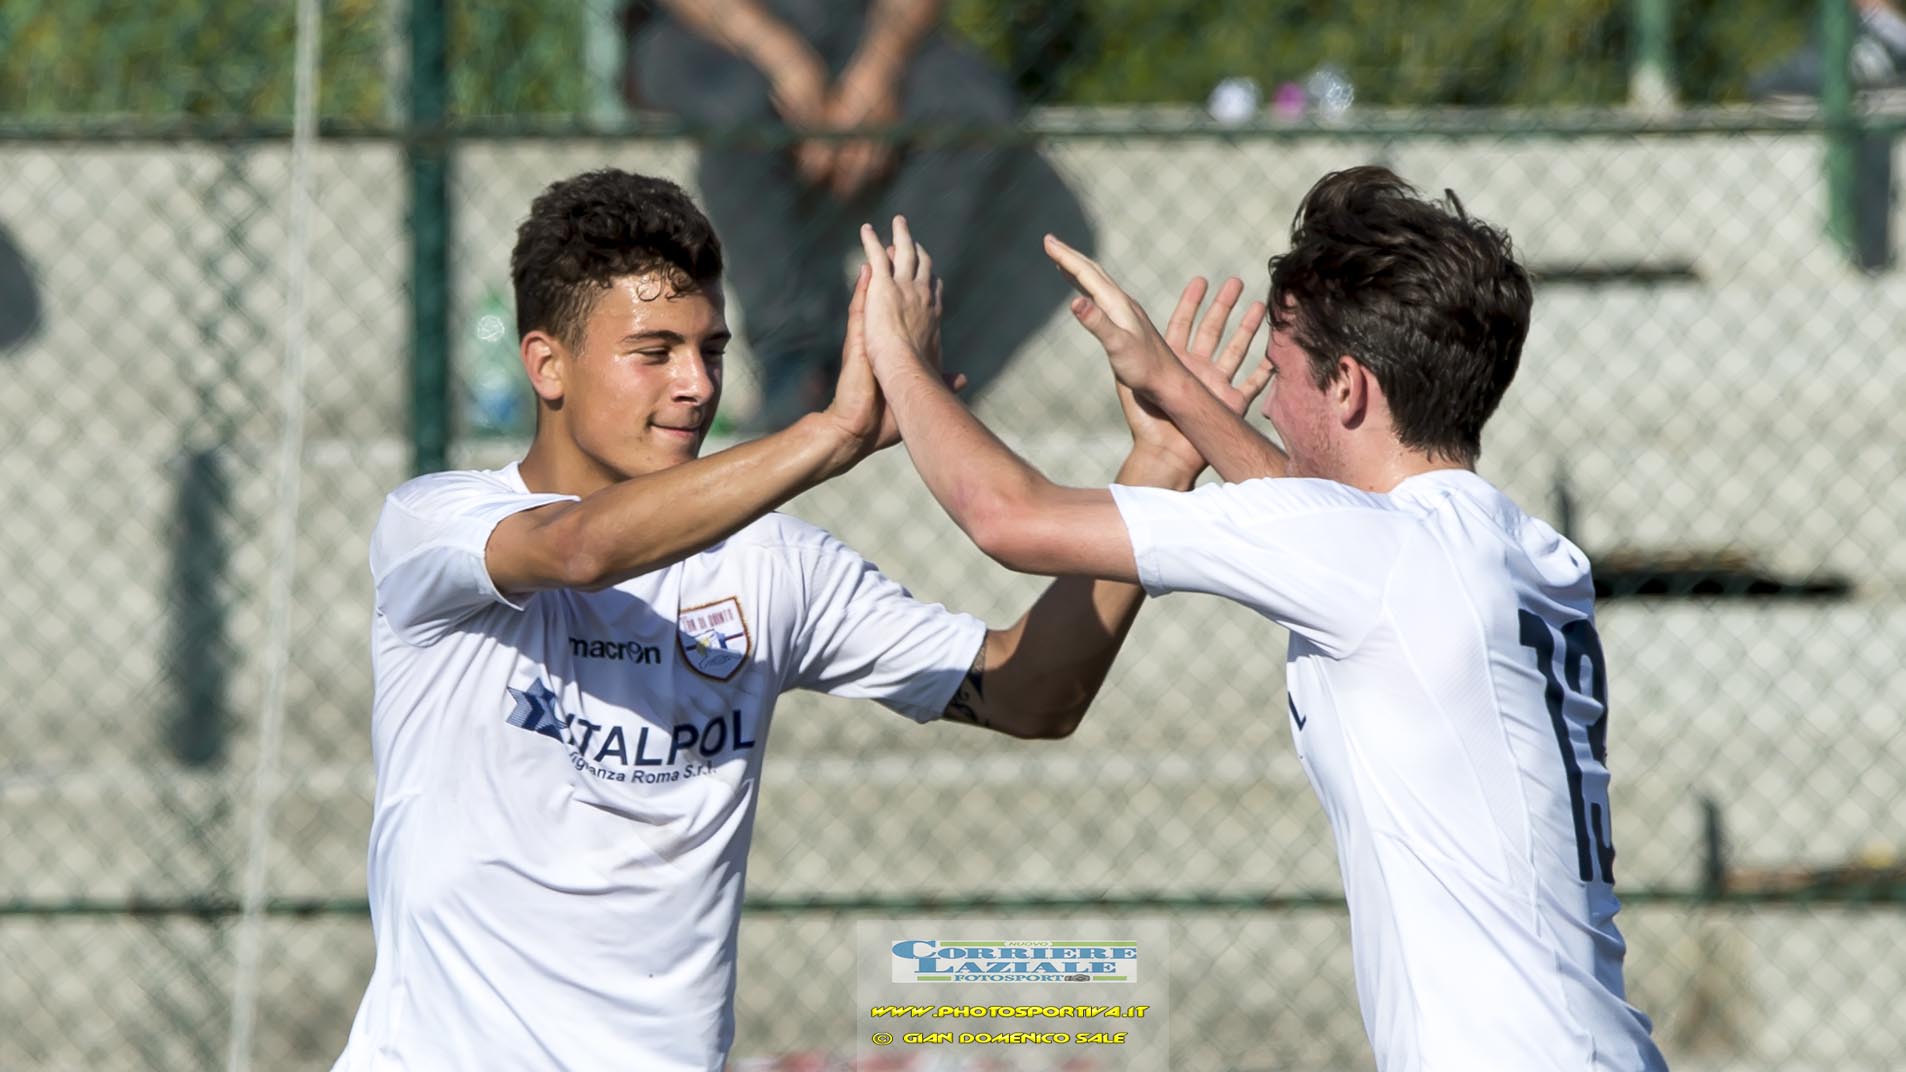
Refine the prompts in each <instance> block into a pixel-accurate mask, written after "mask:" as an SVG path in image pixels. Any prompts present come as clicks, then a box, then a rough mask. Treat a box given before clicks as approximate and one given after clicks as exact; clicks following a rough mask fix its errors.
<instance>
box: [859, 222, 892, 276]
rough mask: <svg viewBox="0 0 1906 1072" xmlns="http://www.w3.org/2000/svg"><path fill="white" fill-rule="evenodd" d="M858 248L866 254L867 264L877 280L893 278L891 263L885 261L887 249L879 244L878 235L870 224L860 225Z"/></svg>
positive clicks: (887, 260)
mask: <svg viewBox="0 0 1906 1072" xmlns="http://www.w3.org/2000/svg"><path fill="white" fill-rule="evenodd" d="M860 248H861V249H862V250H863V251H865V252H866V254H867V263H868V265H869V266H871V267H872V268H873V274H874V277H875V278H877V279H892V278H893V262H892V261H891V260H889V259H887V247H886V246H884V245H882V244H881V242H880V235H879V234H878V233H877V232H876V231H875V230H874V225H873V224H871V223H863V224H861V225H860Z"/></svg>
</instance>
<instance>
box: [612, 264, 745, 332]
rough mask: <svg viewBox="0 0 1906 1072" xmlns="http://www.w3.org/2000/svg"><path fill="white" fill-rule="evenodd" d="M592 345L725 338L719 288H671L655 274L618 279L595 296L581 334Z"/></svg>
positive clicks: (706, 285) (723, 306) (713, 285)
mask: <svg viewBox="0 0 1906 1072" xmlns="http://www.w3.org/2000/svg"><path fill="white" fill-rule="evenodd" d="M585 334H586V336H587V337H588V338H589V339H590V340H592V341H600V342H607V343H614V342H615V341H616V340H618V339H622V338H627V337H630V336H645V335H676V336H680V337H681V338H683V339H686V340H688V341H690V342H700V341H704V340H707V339H710V338H716V337H725V336H727V334H728V319H727V309H726V301H725V299H724V297H723V295H722V290H721V284H720V283H719V282H718V281H710V282H708V283H704V284H702V285H701V286H698V287H694V288H692V289H684V288H679V287H677V286H675V285H674V284H673V283H672V282H670V280H668V279H667V278H666V277H664V276H663V275H661V274H660V273H647V274H644V275H628V276H619V277H617V278H616V279H613V280H611V281H610V283H609V286H608V287H607V288H605V289H604V290H603V292H602V293H601V294H600V295H598V296H597V298H596V301H595V303H594V305H593V306H591V308H590V310H589V319H588V322H587V324H586V328H585Z"/></svg>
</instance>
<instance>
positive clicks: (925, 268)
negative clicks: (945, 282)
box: [913, 242, 933, 286]
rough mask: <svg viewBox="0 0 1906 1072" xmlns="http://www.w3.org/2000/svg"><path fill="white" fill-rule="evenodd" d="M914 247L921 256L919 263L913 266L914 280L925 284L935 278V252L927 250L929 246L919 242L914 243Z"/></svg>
mask: <svg viewBox="0 0 1906 1072" xmlns="http://www.w3.org/2000/svg"><path fill="white" fill-rule="evenodd" d="M913 248H914V252H915V253H917V254H918V255H919V257H920V260H919V261H918V263H916V264H915V265H914V266H913V279H914V282H916V283H919V284H921V285H922V286H925V285H926V284H928V283H929V282H931V281H932V279H933V254H931V253H929V252H927V247H925V246H923V245H921V244H919V243H918V242H915V243H914V244H913Z"/></svg>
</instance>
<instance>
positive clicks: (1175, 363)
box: [1046, 235, 1273, 415]
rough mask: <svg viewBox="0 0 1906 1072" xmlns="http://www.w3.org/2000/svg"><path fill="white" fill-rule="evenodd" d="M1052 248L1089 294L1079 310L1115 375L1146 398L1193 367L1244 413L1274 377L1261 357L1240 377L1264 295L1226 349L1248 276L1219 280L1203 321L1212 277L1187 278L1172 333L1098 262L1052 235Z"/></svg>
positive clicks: (1075, 309)
mask: <svg viewBox="0 0 1906 1072" xmlns="http://www.w3.org/2000/svg"><path fill="white" fill-rule="evenodd" d="M1046 255H1047V256H1049V257H1051V258H1052V260H1053V263H1055V264H1057V265H1058V266H1059V270H1060V271H1062V272H1064V273H1065V274H1066V276H1067V277H1068V278H1070V279H1071V280H1072V285H1073V286H1074V287H1076V288H1078V290H1079V293H1080V295H1081V297H1078V298H1074V299H1073V300H1072V315H1073V316H1074V317H1076V318H1077V319H1078V321H1079V323H1080V324H1082V325H1084V326H1085V329H1086V330H1087V331H1090V332H1091V333H1092V335H1093V337H1094V338H1096V339H1098V340H1099V345H1100V346H1101V347H1103V348H1104V350H1105V356H1106V358H1107V360H1108V361H1110V363H1111V366H1112V375H1114V376H1116V377H1117V378H1118V381H1119V383H1121V384H1123V385H1124V386H1126V387H1128V388H1130V389H1131V390H1132V392H1133V393H1134V394H1136V395H1137V396H1138V398H1139V400H1140V401H1142V402H1149V401H1151V400H1152V399H1153V398H1154V397H1155V394H1156V392H1157V391H1158V390H1159V389H1160V387H1161V386H1162V385H1163V384H1164V383H1165V382H1166V380H1167V379H1168V378H1170V377H1173V376H1178V375H1182V374H1184V373H1189V374H1190V375H1191V376H1192V377H1194V378H1195V379H1196V380H1197V381H1198V382H1199V383H1201V384H1203V385H1204V387H1205V389H1206V390H1208V391H1210V392H1211V393H1212V394H1213V395H1215V396H1216V397H1217V398H1218V400H1219V401H1221V402H1223V403H1224V404H1225V407H1226V408H1227V409H1229V410H1230V411H1231V412H1233V413H1236V414H1239V415H1242V414H1243V413H1244V411H1245V410H1246V409H1248V408H1249V407H1250V405H1251V400H1252V399H1255V398H1256V397H1257V396H1258V395H1259V394H1261V393H1262V392H1263V390H1264V387H1265V385H1266V384H1268V383H1269V382H1270V380H1271V373H1272V371H1273V368H1272V366H1271V363H1270V362H1269V361H1268V360H1265V361H1263V362H1261V363H1260V364H1259V365H1258V366H1257V367H1256V368H1255V369H1253V370H1252V371H1251V372H1250V374H1249V375H1247V376H1246V377H1245V378H1244V380H1243V382H1242V383H1237V382H1234V381H1236V379H1237V373H1238V370H1239V369H1240V368H1242V367H1243V365H1244V358H1245V355H1246V354H1247V353H1248V351H1249V350H1250V347H1251V340H1252V339H1253V338H1255V337H1256V335H1257V332H1258V329H1259V328H1261V327H1262V326H1263V324H1264V315H1265V308H1264V303H1263V302H1258V301H1254V302H1252V303H1251V304H1250V305H1249V306H1247V307H1246V308H1245V310H1244V318H1243V319H1242V320H1240V321H1238V327H1237V330H1236V331H1235V332H1233V333H1232V334H1231V338H1230V340H1229V341H1228V342H1226V343H1225V345H1224V348H1223V349H1218V340H1219V338H1220V337H1222V336H1223V334H1224V327H1225V324H1226V322H1227V321H1229V320H1230V318H1231V310H1232V309H1233V308H1234V307H1235V306H1236V305H1237V300H1238V298H1239V297H1240V296H1241V295H1242V294H1243V293H1244V283H1243V281H1242V280H1239V279H1237V278H1235V277H1234V278H1231V279H1228V280H1226V281H1225V282H1224V285H1223V286H1221V287H1219V288H1218V297H1217V300H1216V301H1214V302H1213V303H1212V305H1211V308H1210V310H1209V311H1208V312H1207V313H1206V314H1205V316H1204V319H1203V321H1202V322H1201V323H1198V326H1197V332H1196V335H1195V337H1194V336H1193V332H1192V325H1193V322H1194V321H1197V320H1198V306H1199V305H1200V304H1202V303H1203V301H1204V296H1205V291H1206V289H1207V284H1206V282H1205V281H1204V279H1203V278H1202V277H1199V278H1195V279H1193V280H1192V281H1191V282H1190V283H1188V284H1186V286H1185V290H1184V293H1183V294H1182V295H1180V296H1179V298H1178V307H1177V308H1176V309H1174V310H1173V311H1172V314H1171V319H1170V320H1168V321H1166V322H1165V334H1163V335H1160V334H1159V333H1158V329H1157V328H1156V327H1153V326H1152V322H1151V318H1149V317H1147V316H1146V315H1145V310H1144V309H1143V308H1141V307H1140V306H1139V304H1138V303H1137V302H1135V301H1133V300H1132V298H1131V296H1130V295H1128V294H1126V293H1125V291H1124V290H1123V289H1121V288H1120V287H1119V285H1118V283H1117V282H1116V281H1114V280H1113V279H1112V277H1111V276H1109V275H1107V274H1106V273H1105V269H1103V268H1100V267H1099V265H1098V262H1096V261H1094V260H1093V259H1092V258H1090V257H1088V256H1086V255H1085V254H1083V253H1080V252H1079V251H1078V250H1076V249H1073V248H1072V247H1071V246H1068V245H1066V244H1065V243H1064V242H1061V241H1059V239H1057V238H1055V237H1053V236H1051V235H1047V236H1046Z"/></svg>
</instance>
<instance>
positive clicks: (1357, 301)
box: [1270, 167, 1534, 465]
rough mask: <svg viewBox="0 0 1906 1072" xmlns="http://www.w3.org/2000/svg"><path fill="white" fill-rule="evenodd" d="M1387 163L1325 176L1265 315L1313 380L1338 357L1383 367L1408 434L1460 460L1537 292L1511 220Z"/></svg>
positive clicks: (1325, 377) (1511, 367) (1279, 264)
mask: <svg viewBox="0 0 1906 1072" xmlns="http://www.w3.org/2000/svg"><path fill="white" fill-rule="evenodd" d="M1446 193H1447V203H1439V202H1435V201H1430V200H1427V199H1425V198H1423V197H1421V196H1420V195H1418V194H1417V192H1416V190H1415V189H1413V188H1412V187H1411V186H1410V185H1409V184H1408V183H1406V182H1404V181H1403V180H1402V179H1400V178H1398V177H1397V176H1396V175H1395V174H1394V173H1393V172H1391V171H1389V170H1388V169H1387V168H1381V167H1357V168H1351V169H1349V170H1346V171H1337V172H1333V173H1331V174H1329V175H1326V176H1324V177H1323V178H1322V179H1320V180H1318V182H1317V185H1315V186H1313V187H1311V189H1310V193H1308V194H1306V195H1305V196H1304V202H1303V204H1302V205H1301V206H1299V207H1298V209H1297V215H1296V218H1295V219H1293V220H1292V222H1291V248H1290V251H1289V252H1287V253H1284V254H1282V255H1281V256H1276V257H1272V258H1271V302H1270V305H1271V317H1272V323H1273V324H1275V325H1276V326H1277V327H1279V328H1288V329H1290V330H1291V332H1292V335H1293V337H1294V338H1295V340H1296V342H1297V344H1298V345H1299V346H1301V347H1303V348H1304V351H1305V352H1306V353H1307V354H1308V355H1309V356H1310V362H1311V371H1312V373H1313V374H1314V375H1315V377H1316V380H1317V384H1318V386H1320V387H1321V386H1323V385H1325V384H1327V383H1329V382H1330V380H1331V378H1332V377H1333V376H1335V375H1336V369H1337V361H1338V359H1339V358H1340V357H1346V356H1347V357H1351V358H1354V359H1356V360H1357V361H1358V362H1359V363H1360V364H1362V365H1363V366H1364V367H1365V368H1367V369H1369V370H1370V372H1371V374H1372V375H1373V376H1375V377H1376V381H1377V384H1378V385H1379V386H1381V387H1382V388H1383V394H1384V397H1385V398H1386V399H1387V400H1388V402H1389V405H1390V413H1391V415H1392V417H1393V418H1394V419H1395V422H1396V432H1397V436H1398V438H1399V439H1401V440H1402V442H1403V445H1404V446H1407V447H1411V448H1414V449H1417V450H1422V451H1425V452H1427V453H1429V454H1430V455H1431V456H1432V457H1439V458H1446V459H1449V460H1453V461H1456V462H1459V463H1461V464H1464V465H1473V464H1475V461H1476V458H1477V456H1478V455H1480V454H1481V453H1482V427H1483V424H1484V423H1485V422H1487V421H1488V420H1489V417H1490V415H1491V414H1493V413H1494V412H1495V411H1496V405H1497V403H1499V402H1501V401H1502V396H1503V393H1504V392H1506V391H1507V390H1508V389H1509V382H1510V381H1511V380H1513V379H1514V378H1515V374H1516V366H1517V364H1518V363H1520V361H1521V358H1522V343H1523V341H1524V340H1525V339H1526V338H1527V337H1528V334H1529V310H1530V307H1531V305H1532V304H1533V302H1534V294H1533V291H1532V290H1531V288H1530V285H1529V274H1528V272H1526V271H1524V270H1523V268H1522V265H1520V264H1518V263H1516V258H1515V251H1514V249H1513V248H1512V247H1511V245H1510V242H1509V236H1508V234H1506V233H1505V232H1503V231H1501V230H1498V229H1496V228H1495V227H1492V226H1490V225H1489V224H1487V223H1484V222H1483V221H1481V220H1478V219H1474V218H1472V217H1471V216H1470V215H1469V214H1468V213H1466V212H1465V211H1463V207H1462V203H1461V202H1460V201H1458V200H1457V199H1456V195H1455V193H1454V192H1453V191H1446Z"/></svg>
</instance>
